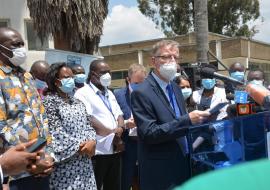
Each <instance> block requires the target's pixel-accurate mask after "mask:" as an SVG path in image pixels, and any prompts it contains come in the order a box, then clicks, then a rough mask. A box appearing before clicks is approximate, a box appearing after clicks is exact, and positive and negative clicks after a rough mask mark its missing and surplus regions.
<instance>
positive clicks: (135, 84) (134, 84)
mask: <svg viewBox="0 0 270 190" xmlns="http://www.w3.org/2000/svg"><path fill="white" fill-rule="evenodd" d="M139 85H140V84H137V83H131V84H129V90H130V91H131V92H132V91H133V90H136V89H138V86H139Z"/></svg>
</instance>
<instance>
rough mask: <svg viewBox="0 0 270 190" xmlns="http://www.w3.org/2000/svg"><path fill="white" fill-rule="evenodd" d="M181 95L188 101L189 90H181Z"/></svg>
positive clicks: (190, 92) (190, 91)
mask: <svg viewBox="0 0 270 190" xmlns="http://www.w3.org/2000/svg"><path fill="white" fill-rule="evenodd" d="M182 94H183V96H184V99H185V100H186V99H188V97H190V95H191V94H192V90H191V88H182Z"/></svg>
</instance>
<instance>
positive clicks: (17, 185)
mask: <svg viewBox="0 0 270 190" xmlns="http://www.w3.org/2000/svg"><path fill="white" fill-rule="evenodd" d="M9 189H10V190H50V187H49V177H34V176H29V177H24V178H21V179H17V180H12V181H10V183H9Z"/></svg>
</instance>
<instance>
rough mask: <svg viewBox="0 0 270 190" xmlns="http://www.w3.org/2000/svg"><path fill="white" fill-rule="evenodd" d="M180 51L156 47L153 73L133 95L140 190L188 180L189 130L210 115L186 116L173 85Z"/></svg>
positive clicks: (170, 45)
mask: <svg viewBox="0 0 270 190" xmlns="http://www.w3.org/2000/svg"><path fill="white" fill-rule="evenodd" d="M178 47H179V44H178V43H177V42H175V41H171V40H163V41H160V42H158V43H156V44H155V45H154V47H153V52H152V59H151V64H152V66H153V67H154V70H153V72H151V73H150V74H149V76H148V77H147V78H146V80H145V81H144V82H143V83H142V84H141V85H140V86H139V87H138V89H136V90H134V91H133V92H132V94H131V105H132V113H133V116H134V119H135V123H136V125H137V130H138V161H139V176H140V180H139V181H140V189H141V190H166V189H171V188H172V187H174V186H177V185H179V184H181V183H183V182H184V181H185V180H187V179H188V178H189V170H190V168H189V160H188V156H187V155H188V147H187V139H186V135H187V131H188V127H189V126H191V125H193V124H199V123H202V122H203V121H204V120H205V119H206V118H207V117H208V116H209V115H210V113H209V112H208V111H198V110H195V111H193V112H190V113H189V114H187V112H186V108H185V102H184V98H183V95H182V92H181V89H180V88H179V87H178V86H177V85H176V84H175V83H174V82H172V81H171V80H172V79H173V78H174V76H175V73H176V64H177V63H179V49H178Z"/></svg>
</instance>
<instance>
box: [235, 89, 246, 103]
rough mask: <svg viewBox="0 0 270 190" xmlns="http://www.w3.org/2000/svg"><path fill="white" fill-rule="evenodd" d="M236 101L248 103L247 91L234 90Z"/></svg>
mask: <svg viewBox="0 0 270 190" xmlns="http://www.w3.org/2000/svg"><path fill="white" fill-rule="evenodd" d="M234 101H235V103H239V104H246V103H248V93H247V92H245V91H237V90H236V91H234Z"/></svg>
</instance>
